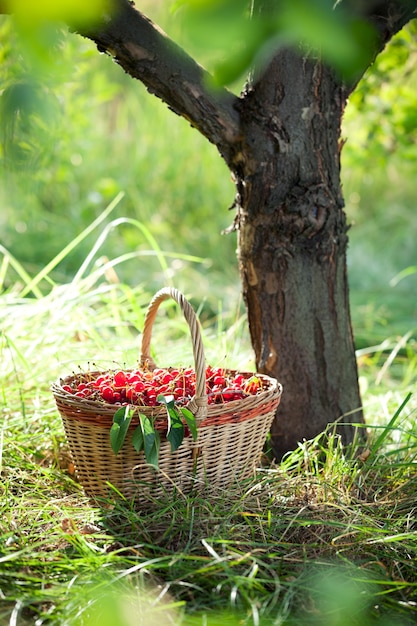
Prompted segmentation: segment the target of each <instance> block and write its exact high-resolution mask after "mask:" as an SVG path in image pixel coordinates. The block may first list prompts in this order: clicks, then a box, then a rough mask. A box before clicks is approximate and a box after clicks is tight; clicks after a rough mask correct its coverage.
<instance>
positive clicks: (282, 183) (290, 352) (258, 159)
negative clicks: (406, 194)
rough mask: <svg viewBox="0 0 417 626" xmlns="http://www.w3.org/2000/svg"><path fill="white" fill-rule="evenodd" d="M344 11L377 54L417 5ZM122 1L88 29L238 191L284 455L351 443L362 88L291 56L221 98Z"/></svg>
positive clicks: (244, 255) (275, 433)
mask: <svg viewBox="0 0 417 626" xmlns="http://www.w3.org/2000/svg"><path fill="white" fill-rule="evenodd" d="M1 4H2V0H0V10H1ZM343 4H344V6H346V5H348V6H349V5H350V6H351V8H353V9H354V10H356V11H358V12H359V13H361V16H362V17H363V18H364V19H367V20H368V21H369V22H371V23H373V24H374V25H375V27H376V31H377V33H378V38H377V40H376V42H375V51H374V52H375V55H376V54H377V53H378V52H379V51H380V50H381V49H382V48H383V47H384V45H385V44H386V42H387V41H389V39H390V38H391V37H392V36H393V35H394V34H395V33H396V32H397V31H398V30H400V29H401V28H402V26H403V25H404V24H406V23H407V22H408V21H409V20H410V19H412V18H413V17H414V13H415V10H416V7H417V0H408V1H406V0H403V1H400V0H395V1H391V0H384V1H382V0H367V1H366V2H361V1H359V2H358V1H357V0H344V2H343ZM115 6H116V9H117V10H116V12H115V14H114V15H113V16H112V17H109V16H106V17H105V19H104V21H103V23H102V25H101V26H100V27H98V28H96V29H95V30H94V32H88V33H86V32H81V34H82V35H84V36H86V37H89V38H90V39H92V40H93V41H94V42H95V43H96V44H97V47H98V49H99V50H100V51H102V52H106V53H108V54H110V55H111V56H112V57H113V58H114V60H115V61H116V62H117V63H118V64H119V65H120V66H121V67H122V68H123V69H124V70H125V71H126V72H127V73H128V74H130V75H131V76H132V77H134V78H137V79H139V80H141V81H142V82H143V83H144V84H145V85H146V86H147V88H148V90H149V91H150V92H151V93H154V94H155V95H156V96H158V97H159V98H161V99H162V100H164V101H165V102H166V103H167V104H168V106H169V107H170V108H171V109H172V110H173V111H175V112H176V113H177V114H179V115H181V116H183V117H184V118H185V119H187V120H188V121H189V122H190V123H191V124H192V125H193V126H194V127H195V128H196V129H198V130H199V131H200V132H201V133H202V134H203V135H204V136H205V137H207V139H208V140H209V141H211V142H212V143H214V144H215V145H216V146H217V148H218V150H219V152H220V154H221V156H222V157H223V158H224V160H225V161H226V163H227V165H228V166H229V168H230V170H231V172H232V175H233V177H234V180H235V182H236V198H235V203H234V206H235V208H236V220H235V225H236V228H237V229H238V241H239V253H238V254H239V267H240V273H241V277H242V289H243V295H244V299H245V302H246V305H247V311H248V320H249V328H250V335H251V340H252V345H253V348H254V352H255V357H256V366H257V369H258V371H260V372H263V373H266V374H269V375H272V376H274V377H276V378H278V379H279V380H280V381H281V382H282V383H283V385H284V394H283V399H282V402H281V406H280V408H279V413H278V416H277V419H276V420H275V422H274V425H273V429H272V442H273V446H274V452H275V454H276V456H277V457H278V458H279V457H281V456H282V454H284V453H285V452H286V451H288V450H291V449H293V448H294V447H295V446H296V445H297V442H298V441H300V440H302V439H304V438H310V437H312V436H314V435H316V434H317V433H319V432H321V431H322V430H323V429H324V428H325V427H326V426H327V424H328V423H329V422H334V421H335V420H339V424H340V428H339V430H340V432H341V434H342V437H343V440H344V441H345V442H349V441H351V440H352V438H353V435H354V428H353V427H352V426H351V425H350V423H351V422H361V421H363V415H362V411H361V408H360V405H361V401H360V395H359V388H358V376H357V369H356V358H355V350H354V342H353V335H352V327H351V321H350V312H349V293H348V281H347V273H346V250H347V242H348V238H347V224H346V218H345V214H344V211H343V205H344V203H343V197H342V192H341V185H340V150H341V147H342V143H341V140H340V125H341V119H342V115H343V110H344V106H345V102H346V98H347V96H348V95H349V93H350V91H351V90H353V88H354V84H350V85H346V84H343V82H342V81H341V80H340V79H337V78H336V76H335V74H334V72H333V71H332V70H331V69H330V68H328V67H326V66H325V65H324V64H323V63H322V62H321V61H320V60H319V59H314V58H305V57H303V56H302V54H301V53H300V52H297V51H295V50H289V49H283V50H279V51H277V53H276V55H275V56H274V57H273V58H272V59H271V61H270V64H269V66H268V67H267V68H266V69H265V71H264V72H263V73H262V74H260V75H259V76H257V78H256V79H252V80H251V81H249V82H248V84H247V86H246V88H245V90H244V92H243V93H242V94H241V95H240V97H237V96H235V95H233V94H231V93H229V92H228V91H227V90H226V89H220V90H216V91H215V92H211V91H210V90H209V89H208V88H207V83H206V81H205V78H206V77H207V73H206V72H205V70H204V69H203V68H201V67H200V66H199V65H198V64H197V63H196V62H195V61H194V60H193V59H192V58H190V57H189V56H188V55H187V54H186V53H185V52H184V51H183V50H181V49H180V48H179V47H178V46H177V45H176V44H175V43H174V42H172V41H170V40H169V39H168V37H167V36H166V35H165V34H164V33H162V32H161V31H160V29H158V28H157V27H156V26H155V25H153V24H152V23H151V22H150V21H149V20H148V19H147V18H146V17H145V16H144V15H142V14H141V13H139V12H138V11H137V10H136V9H135V8H134V7H133V6H132V5H131V4H130V2H129V1H128V0H115ZM365 70H366V67H364V68H363V72H364V71H365ZM358 79H359V76H358ZM202 184H204V181H202Z"/></svg>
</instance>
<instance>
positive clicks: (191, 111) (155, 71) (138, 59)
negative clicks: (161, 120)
mask: <svg viewBox="0 0 417 626" xmlns="http://www.w3.org/2000/svg"><path fill="white" fill-rule="evenodd" d="M115 6H116V12H115V14H114V15H113V16H112V18H111V19H109V20H107V23H106V24H105V25H103V26H102V27H100V28H99V29H95V30H94V31H93V32H82V31H81V30H79V31H78V32H79V33H80V34H81V35H83V36H85V37H88V38H89V39H91V40H92V41H94V42H95V43H96V45H97V47H98V49H99V51H101V52H106V53H108V54H110V55H111V56H112V57H113V58H114V60H115V61H116V63H118V64H119V65H120V66H121V67H122V68H123V69H124V70H125V72H127V73H128V74H130V76H132V77H134V78H137V79H139V80H140V81H141V82H142V83H143V84H144V85H145V86H146V88H147V89H148V91H149V92H150V93H153V94H155V95H156V96H158V97H159V98H160V99H161V100H163V101H164V102H165V103H166V104H167V105H168V106H169V108H170V109H172V110H173V111H174V112H175V113H177V114H178V115H180V116H182V117H184V118H185V119H187V120H188V121H189V122H190V124H191V125H192V126H194V127H195V128H196V129H198V130H199V131H200V132H201V133H202V134H203V135H204V136H205V137H206V138H207V139H208V140H209V141H211V142H212V143H213V144H215V145H216V146H217V147H218V149H219V151H220V153H221V154H222V156H223V157H224V158H225V160H226V162H229V159H230V154H229V152H233V151H234V150H233V146H234V145H235V144H236V143H238V141H239V138H240V120H239V113H238V109H237V107H236V104H237V103H238V101H239V99H238V98H237V97H236V96H235V95H234V94H232V93H231V92H229V91H228V90H227V89H224V88H219V89H214V88H211V87H209V85H208V83H209V80H210V75H209V73H208V72H207V71H206V70H205V69H204V68H202V67H201V66H200V65H199V64H198V63H196V61H195V60H194V59H192V58H191V57H190V56H189V55H188V54H187V53H186V52H185V51H184V50H183V49H182V48H180V46H178V45H177V44H176V43H175V42H173V41H172V40H171V39H169V37H168V36H167V35H166V34H165V33H164V32H163V31H162V30H161V29H160V28H159V27H158V26H156V25H155V24H153V23H152V22H151V21H150V20H149V19H148V18H147V17H146V16H145V15H143V14H142V13H140V12H139V11H138V10H136V9H135V8H134V7H133V6H132V5H131V4H130V2H129V1H128V0H115Z"/></svg>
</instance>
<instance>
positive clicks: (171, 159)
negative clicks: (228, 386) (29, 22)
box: [0, 2, 417, 626]
mask: <svg viewBox="0 0 417 626" xmlns="http://www.w3.org/2000/svg"><path fill="white" fill-rule="evenodd" d="M150 4H151V7H152V10H155V11H158V10H159V5H157V3H155V2H152V3H150ZM161 6H162V5H161ZM171 25H172V20H171V17H170V18H169V20H168V21H167V22H166V24H165V27H166V28H167V29H170V28H171ZM0 32H1V35H2V37H1V40H2V46H0V55H1V59H2V63H1V64H0V72H1V75H0V80H1V88H2V89H7V88H8V87H10V86H13V85H14V84H15V82H16V81H17V82H23V83H24V84H27V83H29V85H28V89H29V91H28V92H26V93H28V94H29V95H30V94H32V96H33V97H29V98H28V99H27V100H25V101H24V102H26V103H27V102H29V103H31V102H35V101H37V102H41V103H43V106H40V107H39V108H38V109H37V110H36V111H35V112H34V114H33V111H32V112H31V111H28V115H27V116H26V117H25V115H23V114H22V115H21V116H20V117H16V116H14V113H13V107H12V110H11V111H9V112H8V113H9V115H8V116H7V115H5V114H4V115H2V116H1V117H0V130H1V146H0V160H1V169H2V174H1V185H0V202H1V206H2V211H1V212H0V226H1V229H2V234H3V235H2V236H3V238H2V243H1V247H0V255H1V256H0V291H1V295H0V315H1V339H0V373H1V375H0V381H1V383H0V398H1V400H0V410H1V419H0V472H1V480H0V626H3V624H4V625H6V624H7V625H10V626H26V625H29V624H30V625H33V626H40V625H42V624H45V625H48V624H51V625H57V626H58V625H59V626H61V625H67V624H68V626H73V625H74V624H75V625H76V626H84V625H85V626H87V625H88V626H91V625H93V626H94V625H95V624H97V625H100V626H107V624H108V625H109V626H115V625H116V626H130V625H131V624H135V626H136V625H137V624H138V623H139V624H142V623H143V624H144V625H146V626H148V625H150V626H152V625H153V624H157V623H158V624H175V626H177V625H178V626H179V625H184V626H197V625H198V626H204V625H206V624H207V625H209V626H214V625H218V626H220V625H221V626H223V625H227V624H230V625H232V624H233V625H234V626H236V625H237V624H239V625H242V624H248V625H254V626H258V625H260V626H269V625H274V626H280V625H283V626H284V625H285V626H299V625H302V626H305V625H306V626H310V625H311V626H313V625H314V626H315V625H316V624H317V626H352V625H354V626H355V625H357V626H368V625H372V624H378V626H381V625H382V626H404V625H408V624H415V623H416V621H417V575H416V566H415V563H416V558H417V549H416V546H417V527H416V522H415V518H416V504H415V494H416V487H417V457H416V455H417V429H416V425H415V423H416V411H417V400H416V397H415V395H413V396H412V397H411V398H409V392H410V390H411V391H415V388H416V381H417V347H416V327H417V323H416V308H415V296H414V294H415V281H416V279H417V273H416V272H414V271H413V267H414V266H415V235H416V233H415V220H414V219H413V215H414V207H415V202H414V196H415V183H414V181H415V171H414V170H415V167H414V165H413V161H412V159H409V160H408V162H407V159H406V158H404V154H402V155H400V157H401V158H400V157H399V158H398V159H396V158H395V157H394V155H392V154H390V155H389V167H385V165H386V163H385V162H384V164H383V166H381V162H380V160H378V159H379V157H380V156H381V151H380V150H379V149H376V151H375V152H373V151H372V143H371V142H370V141H369V140H368V139H367V144H366V147H367V152H366V161H360V159H359V157H360V156H361V155H362V156H363V154H364V152H363V150H362V146H361V145H360V141H357V140H355V132H356V129H357V128H358V129H359V130H360V128H362V126H361V124H360V117H361V116H364V117H366V115H365V113H364V112H363V111H361V113H360V115H359V113H358V112H357V109H355V108H350V109H349V108H348V111H347V113H348V115H347V118H346V120H345V129H344V132H345V134H347V136H348V138H349V141H348V142H347V144H346V146H345V147H344V150H343V156H344V162H343V178H344V193H345V197H346V203H347V212H348V217H349V219H350V220H352V221H353V222H354V225H353V228H352V231H351V246H350V249H349V259H348V260H349V274H350V283H351V301H352V318H353V323H354V330H355V336H356V340H357V347H358V366H359V375H360V383H361V388H362V396H363V401H364V405H365V414H366V420H367V429H368V434H369V441H368V447H367V448H366V449H365V450H361V451H360V452H361V456H360V457H359V458H358V457H357V454H356V453H357V452H358V451H356V450H354V449H352V450H343V449H342V448H341V446H340V441H339V439H338V438H337V437H336V436H335V435H334V433H333V429H332V426H330V427H329V430H328V432H327V433H325V434H323V435H320V436H318V437H317V438H315V439H314V440H312V441H306V442H302V443H300V445H299V447H298V448H297V449H296V450H294V451H293V452H292V453H291V454H288V455H287V457H286V458H285V459H284V460H283V461H282V463H281V464H280V465H277V466H274V465H272V466H271V465H268V464H267V465H265V466H264V467H263V468H260V469H259V471H258V472H257V475H256V476H255V477H254V478H253V480H252V479H251V480H247V481H246V482H244V483H242V484H239V485H234V486H233V487H232V488H231V489H230V490H229V491H228V492H227V493H226V494H224V493H219V494H217V495H216V496H213V497H211V498H210V499H205V498H203V497H202V496H199V495H197V494H191V495H189V496H186V497H185V496H182V495H181V494H177V495H175V496H174V497H173V498H171V499H169V500H166V501H161V502H160V503H159V506H158V507H157V508H156V509H154V510H153V511H148V512H146V513H144V512H139V513H138V512H137V511H135V510H134V509H133V508H132V506H131V504H130V503H129V502H126V501H118V502H117V503H114V502H111V503H103V504H104V505H105V506H104V505H103V506H101V507H99V506H97V505H93V504H92V503H91V502H90V501H89V500H88V499H87V498H86V497H85V495H84V494H83V491H82V489H81V487H80V485H79V484H78V483H77V482H76V480H75V479H74V476H73V474H72V473H71V464H70V459H69V456H68V448H67V444H66V441H65V436H64V432H63V428H62V424H61V420H60V418H59V416H58V414H57V411H56V408H55V405H54V402H53V398H52V395H51V392H50V388H49V387H50V383H51V381H53V380H55V379H56V378H57V377H58V376H60V375H65V374H67V373H71V372H72V371H77V370H78V369H79V368H80V367H81V368H86V367H89V366H91V365H92V364H96V365H98V366H99V367H103V368H107V367H112V366H114V365H116V364H117V365H124V364H128V365H130V364H135V363H136V361H137V359H138V356H139V349H140V334H141V329H142V326H143V319H144V313H145V309H146V306H147V304H148V302H149V300H150V298H151V296H152V295H153V293H154V291H156V290H157V289H159V288H160V287H162V286H175V287H177V288H179V289H180V290H181V291H183V292H184V293H185V294H186V295H187V296H189V297H190V298H191V301H192V303H193V305H194V306H195V308H196V310H197V312H198V315H199V318H200V320H201V322H202V325H203V338H204V344H205V347H206V356H207V360H208V361H209V362H211V363H213V364H224V365H227V366H228V367H233V368H236V369H242V370H248V369H253V367H254V364H253V355H252V350H251V347H250V342H249V337H248V331H247V327H246V320H245V315H244V311H243V307H242V303H241V300H240V295H239V294H240V287H239V278H238V271H237V264H236V258H235V247H236V239H235V235H228V236H227V237H221V235H220V232H221V231H222V229H224V228H226V227H227V226H228V225H229V224H230V223H231V222H232V220H233V214H231V213H230V212H228V211H227V210H226V208H227V207H228V206H230V205H231V204H232V201H233V195H234V189H233V184H232V182H231V180H230V176H229V173H228V171H227V169H226V168H225V166H224V164H223V163H222V161H221V159H220V158H219V156H218V154H217V153H216V150H215V148H214V147H213V146H211V145H210V144H208V142H206V141H205V140H204V139H203V138H202V137H200V136H199V135H198V134H197V133H196V131H194V130H193V129H191V128H189V127H188V126H187V124H186V123H185V122H184V121H183V120H180V119H179V118H177V117H176V116H175V115H173V114H172V113H171V112H170V111H167V110H166V108H165V107H164V106H163V105H162V103H160V102H158V101H156V99H153V98H151V97H150V96H149V95H148V94H147V93H146V92H145V90H144V89H143V87H141V85H139V84H138V83H135V82H134V81H131V80H130V79H128V77H126V76H124V75H123V74H122V73H121V72H120V70H119V68H117V67H116V66H115V65H114V64H113V63H112V61H111V60H110V59H109V58H107V57H103V56H99V55H97V53H96V51H95V50H94V47H93V46H92V45H90V44H89V43H88V42H80V41H79V40H78V39H77V38H76V37H75V36H74V35H65V36H63V40H62V41H63V43H62V45H61V46H60V47H59V51H60V54H57V55H56V60H55V63H53V64H51V59H50V58H49V59H46V60H45V59H44V61H43V62H42V60H40V63H39V64H38V65H36V66H35V67H34V66H33V59H32V57H31V55H30V54H29V55H28V54H27V51H26V53H25V52H24V51H23V52H22V50H21V48H19V47H18V42H16V39H15V34H14V33H13V32H12V31H11V30H10V22H9V18H0ZM174 34H175V33H174ZM16 50H20V52H21V54H20V53H19V54H16ZM37 53H39V54H40V55H41V56H42V49H39V50H37ZM22 58H23V63H22ZM28 77H29V78H30V81H28ZM36 79H39V81H40V82H41V83H42V84H41V86H39V84H37V80H36ZM33 82H35V85H33ZM30 90H32V91H30ZM2 93H3V95H4V92H2ZM11 93H13V92H11ZM39 96H41V97H39ZM3 102H4V100H3ZM350 106H351V105H349V107H350ZM411 110H412V111H414V110H415V107H412V109H411ZM350 111H351V113H350ZM2 112H3V113H7V111H4V110H3V111H2ZM32 114H33V115H32ZM375 118H376V122H378V123H377V126H378V128H379V126H380V125H379V119H380V118H379V117H378V110H377V108H374V109H372V113H371V116H370V118H369V122H370V123H371V126H372V123H373V121H374V120H375ZM366 119H368V118H366ZM385 119H386V118H385ZM13 120H14V121H17V123H16V124H15V125H14V126H13V123H12V122H13ZM414 126H415V125H414ZM11 130H13V132H11ZM404 136H406V134H404ZM359 139H361V138H360V137H359ZM409 150H410V151H412V146H411V147H409ZM410 155H411V156H412V154H411V152H410ZM374 156H376V157H378V159H376V158H374ZM407 158H408V157H407ZM405 162H407V167H405V166H404V163H405ZM365 170H366V176H364V175H363V172H364V171H365ZM388 234H389V238H388ZM387 246H388V247H389V254H387ZM364 268H366V271H364ZM407 268H410V269H409V271H408V272H407ZM401 272H404V273H403V274H401ZM400 278H401V280H399V279H400ZM164 321H167V322H168V323H163V322H164ZM153 349H154V352H155V354H154V356H155V358H156V360H157V362H158V363H160V364H161V365H171V364H177V365H182V364H184V365H188V364H190V363H191V362H192V361H191V359H192V351H191V345H190V342H189V334H188V329H187V328H186V325H185V322H184V321H183V320H182V319H180V318H179V316H178V311H177V308H176V307H175V305H169V304H168V305H167V307H166V317H165V318H163V320H161V321H160V322H159V323H158V324H156V327H155V331H154V338H153ZM132 616H133V617H132Z"/></svg>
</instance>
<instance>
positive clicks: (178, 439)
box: [167, 408, 184, 452]
mask: <svg viewBox="0 0 417 626" xmlns="http://www.w3.org/2000/svg"><path fill="white" fill-rule="evenodd" d="M168 414H169V418H170V419H169V421H170V428H169V430H168V433H167V439H168V441H169V442H170V444H171V452H175V450H178V448H179V447H180V445H181V444H182V442H183V439H184V424H183V423H182V419H181V416H180V415H179V413H178V411H176V409H175V408H169V409H168Z"/></svg>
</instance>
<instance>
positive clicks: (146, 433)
mask: <svg viewBox="0 0 417 626" xmlns="http://www.w3.org/2000/svg"><path fill="white" fill-rule="evenodd" d="M140 421H141V424H142V428H143V437H144V442H143V447H144V451H145V458H146V461H147V463H149V465H153V466H154V467H158V458H159V448H160V444H161V438H160V435H159V432H158V431H157V430H155V428H154V427H153V424H152V422H151V420H150V419H149V417H147V416H146V415H141V416H140Z"/></svg>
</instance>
